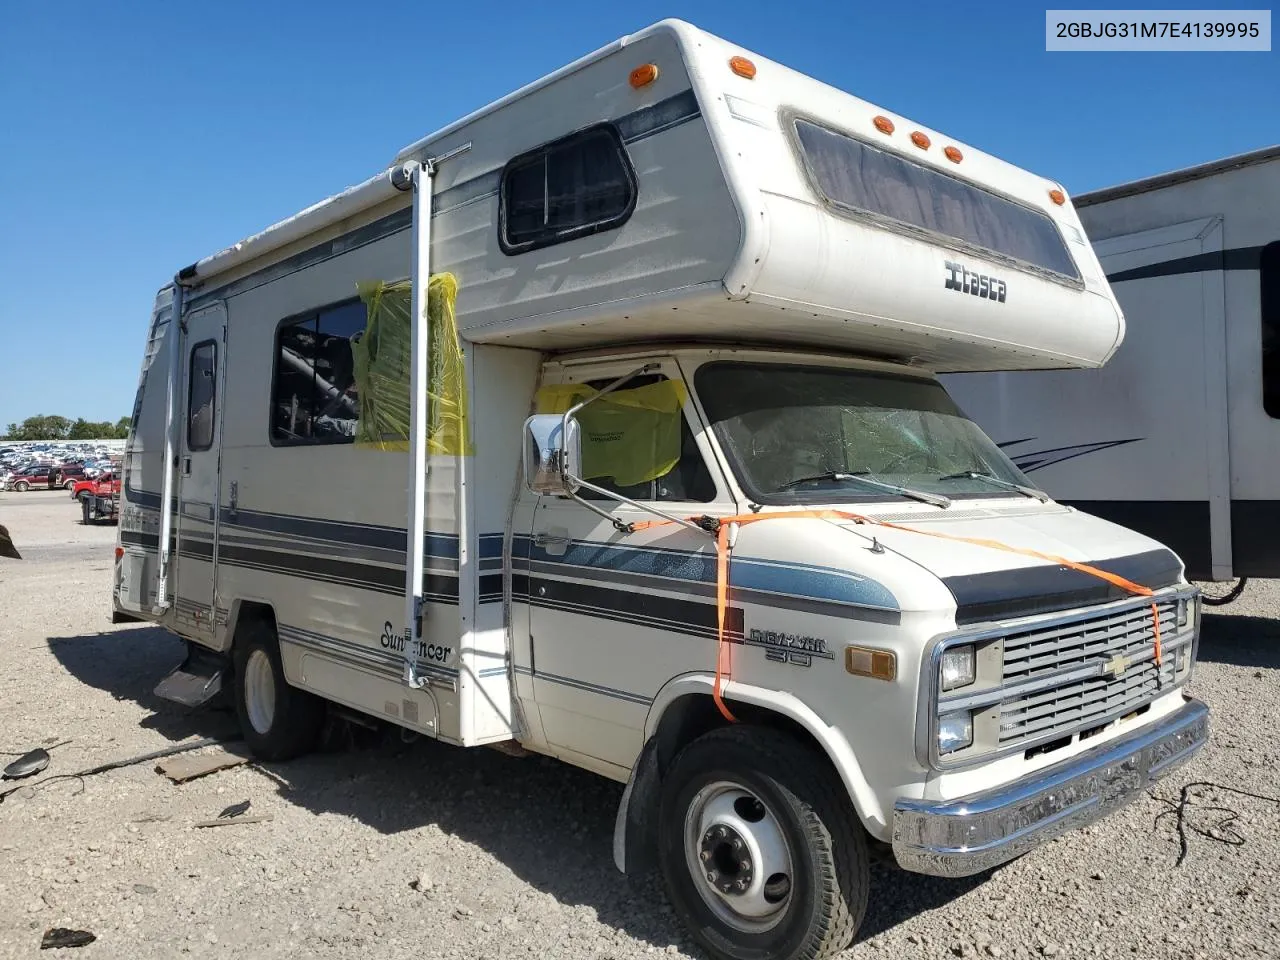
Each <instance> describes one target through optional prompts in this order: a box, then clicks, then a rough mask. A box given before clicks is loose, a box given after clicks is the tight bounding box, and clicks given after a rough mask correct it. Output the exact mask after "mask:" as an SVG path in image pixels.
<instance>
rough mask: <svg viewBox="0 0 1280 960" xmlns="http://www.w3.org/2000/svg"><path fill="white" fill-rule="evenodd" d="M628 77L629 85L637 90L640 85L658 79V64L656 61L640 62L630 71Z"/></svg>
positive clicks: (643, 85) (646, 84)
mask: <svg viewBox="0 0 1280 960" xmlns="http://www.w3.org/2000/svg"><path fill="white" fill-rule="evenodd" d="M629 79H630V82H631V86H633V87H634V88H635V89H637V90H639V89H640V88H641V87H647V86H648V85H649V84H651V83H653V81H655V80H657V79H658V65H657V64H656V63H645V64H641V65H640V66H638V67H636V68H635V69H634V70H632V71H631V76H630V78H629Z"/></svg>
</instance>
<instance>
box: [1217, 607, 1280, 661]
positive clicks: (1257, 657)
mask: <svg viewBox="0 0 1280 960" xmlns="http://www.w3.org/2000/svg"><path fill="white" fill-rule="evenodd" d="M1198 659H1199V660H1202V661H1206V662H1209V663H1225V664H1229V665H1233V666H1237V667H1264V668H1272V669H1275V668H1280V620H1277V619H1272V618H1270V617H1246V616H1236V615H1232V614H1229V613H1209V612H1208V611H1205V612H1204V614H1203V615H1202V617H1201V621H1200V652H1199V656H1198Z"/></svg>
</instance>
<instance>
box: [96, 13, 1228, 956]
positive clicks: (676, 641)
mask: <svg viewBox="0 0 1280 960" xmlns="http://www.w3.org/2000/svg"><path fill="white" fill-rule="evenodd" d="M455 291H456V300H455ZM1122 337H1123V320H1122V317H1121V314H1120V311H1119V310H1118V308H1117V306H1116V303H1115V301H1114V299H1113V297H1112V295H1111V292H1110V289H1109V288H1108V286H1107V282H1106V279H1105V277H1104V276H1103V273H1102V270H1101V268H1100V267H1099V264H1098V262H1097V260H1096V258H1095V257H1094V254H1093V252H1092V250H1091V249H1090V247H1089V245H1088V243H1087V241H1086V240H1085V237H1084V234H1083V232H1082V230H1081V228H1080V224H1079V222H1078V220H1077V217H1076V214H1075V212H1074V210H1073V208H1072V206H1071V204H1070V203H1069V202H1068V201H1067V200H1066V198H1065V197H1064V196H1063V195H1062V193H1061V189H1060V187H1059V186H1058V185H1057V184H1056V183H1053V182H1052V181H1049V180H1046V179H1044V178H1042V177H1039V176H1036V175H1033V174H1031V173H1027V172H1025V171H1023V170H1019V169H1017V168H1015V167H1013V166H1010V165H1009V164H1007V163H1004V162H1002V161H1000V160H998V159H996V158H994V157H991V156H988V155H985V154H983V153H982V152H980V151H978V150H976V149H973V148H972V147H969V146H968V145H966V144H963V143H960V142H959V141H957V140H955V139H954V138H952V137H950V136H948V135H945V134H943V133H940V132H938V131H935V130H929V129H926V128H924V127H922V126H920V125H918V124H915V123H912V122H911V121H909V120H907V119H906V118H903V117H900V116H897V115H895V114H892V113H890V112H888V111H885V110H882V109H880V108H878V107H876V106H873V105H872V104H869V103H866V102H863V101H861V100H858V99H856V98H855V97H852V96H850V95H848V94H846V93H843V92H841V91H839V90H835V89H832V88H831V87H828V86H825V85H823V84H821V83H819V82H817V81H815V80H812V79H810V78H808V77H805V76H803V75H801V74H799V73H796V72H794V71H792V70H789V69H787V68H785V67H783V66H781V65H779V64H776V63H772V62H770V61H769V60H766V59H764V58H763V57H759V56H757V55H755V54H752V53H748V52H746V51H743V50H741V49H740V48H738V47H736V46H734V45H733V44H730V43H727V42H725V41H723V40H720V39H717V38H715V37H713V36H710V35H708V34H706V33H703V32H701V31H699V30H697V29H695V28H693V27H691V26H689V25H687V24H684V23H680V22H675V21H666V22H663V23H660V24H657V25H655V26H653V27H650V28H648V29H646V30H643V31H641V32H639V33H636V34H633V35H631V36H628V37H624V38H622V39H620V40H618V41H617V42H615V43H612V44H610V45H609V46H606V47H604V48H602V49H600V50H598V51H596V52H594V53H592V54H589V55H588V56H586V57H584V58H582V59H581V60H578V61H576V62H575V63H572V64H570V65H569V66H567V67H565V68H564V69H562V70H560V71H558V72H556V73H554V74H552V75H550V76H547V77H545V78H543V79H541V80H539V81H537V82H535V83H533V84H530V85H529V86H527V87H525V88H523V89H521V90H519V91H517V92H515V93H513V94H511V95H510V96H508V97H506V98H504V99H502V100H500V101H498V102H496V103H494V104H492V105H490V106H488V107H486V108H484V109H482V110H480V111H478V112H476V113H474V114H471V115H470V116H467V117H465V118H463V119H461V120H459V121H458V122H456V123H454V124H451V125H449V126H448V127H446V128H445V129H443V130H441V131H439V132H438V133H436V134H433V135H432V136H429V137H427V138H425V139H423V140H421V141H419V142H418V143H415V144H413V145H412V146H410V147H409V148H407V149H406V150H405V151H404V152H402V153H401V154H400V156H398V157H397V158H396V160H395V162H394V163H393V164H392V166H391V167H390V168H389V169H387V170H385V171H383V172H382V173H380V174H378V175H377V176H376V177H373V178H371V179H369V180H367V181H365V182H364V183H362V184H360V185H358V186H356V187H353V188H351V189H349V190H347V191H346V192H344V193H342V194H339V195H337V196H335V197H333V198H330V199H329V200H326V201H324V202H323V203H320V204H318V205H316V206H314V207H311V208H309V209H307V210H305V211H303V212H301V213H299V214H298V215H297V216H295V217H292V218H290V219H289V220H286V221H284V222H282V223H280V224H277V225H275V226H273V227H271V228H269V229H267V230H266V231H264V232H263V233H260V234H258V235H256V236H253V237H250V238H248V239H247V240H245V241H243V242H242V243H239V244H236V245H235V246H233V247H230V248H228V249H226V250H224V251H222V252H220V253H218V254H215V255H213V256H211V257H208V258H206V259H204V260H200V261H198V262H196V263H194V264H192V265H191V266H189V267H187V268H185V269H183V270H181V271H179V273H178V274H177V276H176V278H175V281H174V283H173V284H171V285H170V286H167V287H165V288H164V289H163V290H162V291H161V293H160V295H159V297H158V298H157V300H156V308H155V311H154V316H153V318H152V321H151V326H150V331H149V337H148V340H147V347H146V353H145V359H144V362H143V369H142V375H141V380H140V383H139V391H138V396H137V401H136V404H135V416H134V418H133V423H134V431H133V435H132V436H131V437H130V440H129V446H128V454H127V465H126V469H125V487H124V491H125V492H124V501H123V504H122V518H121V525H120V531H121V532H120V540H119V546H118V549H117V563H116V575H115V587H114V597H113V602H114V608H115V611H116V615H117V617H118V618H120V619H123V618H141V619H147V620H153V621H156V622H158V623H161V624H164V625H165V626H167V627H169V628H170V629H172V630H174V631H175V632H177V633H178V634H180V635H181V636H183V637H185V638H187V640H188V641H189V642H190V651H191V652H190V656H189V658H188V661H187V663H185V664H184V665H183V667H181V668H179V670H178V671H176V672H175V673H174V674H173V675H172V676H170V677H169V678H166V679H165V680H164V681H163V682H162V684H161V687H160V688H159V689H160V692H162V693H164V694H165V695H168V696H171V697H174V698H177V699H180V700H183V701H184V702H188V703H195V702H199V701H201V700H203V699H205V698H206V697H208V696H209V695H210V694H211V693H212V692H213V691H214V690H216V689H217V688H218V687H219V686H220V685H221V684H223V682H224V681H225V683H226V685H227V687H228V688H229V690H230V692H231V694H232V696H233V697H234V701H235V703H236V708H237V710H238V712H239V714H240V718H241V725H242V727H243V729H244V734H245V737H246V739H247V741H248V743H249V744H250V746H251V747H252V748H253V749H254V750H255V751H257V752H258V754H259V755H260V756H263V757H266V758H282V757H286V756H289V755H291V754H294V753H297V752H299V751H301V750H303V749H305V748H306V747H307V746H308V744H309V743H310V742H311V741H312V739H313V738H314V736H315V733H316V728H317V725H318V723H319V721H320V716H321V713H322V706H321V704H322V703H323V701H332V702H334V703H337V704H342V705H344V706H345V707H346V708H348V709H354V710H357V711H362V712H364V713H367V714H369V715H372V716H374V717H378V718H381V719H383V720H385V721H387V722H389V723H392V724H399V725H402V726H403V727H406V728H408V729H410V730H413V731H417V732H418V733H421V734H426V735H429V736H433V737H437V738H439V739H441V740H444V741H447V742H449V743H453V744H457V745H460V746H476V745H483V744H495V745H506V744H511V743H512V742H514V743H515V744H516V745H518V746H521V747H523V748H525V749H527V750H529V751H535V752H538V753H542V754H548V755H551V756H555V757H559V758H562V759H563V760H565V761H567V762H569V763H572V764H576V765H578V766H580V767H584V768H586V769H589V770H593V771H595V772H597V773H599V774H601V775H603V776H606V777H610V778H613V779H615V780H617V781H619V782H625V783H626V784H627V788H626V790H625V792H624V795H623V799H622V803H621V805H620V808H619V810H618V816H617V829H616V833H615V842H614V856H615V860H616V862H617V865H618V866H619V868H620V869H623V870H626V871H629V872H630V871H636V870H644V869H649V868H651V867H653V866H660V868H661V870H662V872H663V874H664V876H665V878H666V881H667V884H668V887H669V889H670V893H671V897H672V900H673V902H674V904H675V905H676V907H677V909H678V911H679V913H680V915H681V916H682V917H683V919H684V920H685V921H686V923H687V924H688V926H689V927H690V929H691V931H692V932H693V934H694V935H695V936H696V937H697V938H698V940H699V941H700V942H701V943H702V944H703V945H704V946H705V947H706V948H707V949H708V950H709V951H710V952H711V953H712V954H713V955H715V956H720V957H747V956H752V957H759V956H772V957H817V956H824V955H827V954H830V953H831V952H834V951H836V950H839V949H840V948H842V947H843V946H844V945H845V944H847V943H848V942H849V940H850V939H851V938H852V936H853V934H854V931H855V930H856V928H857V925H858V923H859V921H860V919H861V917H862V914H863V910H864V907H865V904H866V898H867V887H868V877H869V873H868V852H867V844H868V838H870V839H872V840H874V841H877V842H881V843H884V844H888V845H891V847H892V850H893V853H894V855H895V856H896V858H897V860H898V862H899V863H900V864H901V865H902V866H903V867H905V868H907V869H909V870H915V871H920V872H924V873H931V874H940V875H951V876H955V875H964V874H971V873H975V872H978V871H981V870H984V869H987V868H989V867H991V866H994V865H996V864H999V863H1002V862H1004V861H1006V860H1008V859H1010V858H1012V857H1015V856H1017V855H1019V854H1021V853H1023V852H1025V851H1026V850H1028V849H1030V848H1031V847H1033V846H1034V845H1036V844H1038V843H1040V842H1042V841H1044V840H1045V839H1047V838H1049V837H1052V836H1054V835H1057V834H1058V833H1060V832H1061V831H1063V830H1066V829H1069V828H1071V827H1073V826H1076V825H1078V824H1081V823H1084V822H1087V821H1089V820H1091V819H1093V818H1095V817H1097V816H1100V815H1102V814H1104V813H1105V812H1107V811H1109V810H1111V809H1113V808H1114V807H1115V806H1117V805H1118V804H1120V803H1122V802H1124V801H1125V800H1127V799H1128V798H1129V797H1131V796H1134V795H1136V794H1137V793H1138V792H1140V791H1141V790H1142V789H1143V788H1144V787H1145V785H1146V783H1147V782H1148V780H1149V779H1151V778H1154V777H1156V776H1159V775H1161V774H1163V773H1165V772H1166V771H1168V770H1169V769H1172V768H1173V767H1174V766H1175V765H1176V764H1177V763H1179V762H1180V761H1182V760H1184V759H1186V758H1187V757H1189V756H1190V755H1191V754H1193V753H1194V751H1195V750H1196V749H1197V748H1198V747H1199V746H1200V745H1201V744H1202V743H1203V742H1204V740H1205V738H1206V736H1207V729H1208V720H1207V711H1206V709H1205V708H1204V706H1203V705H1202V704H1200V703H1198V702H1196V701H1194V700H1191V699H1189V698H1188V697H1186V696H1185V695H1184V692H1183V687H1184V684H1185V682H1186V680H1187V678H1188V677H1189V676H1190V674H1191V670H1192V664H1193V661H1194V656H1195V644H1196V638H1197V635H1198V602H1197V595H1196V591H1195V589H1194V588H1193V587H1191V586H1190V585H1188V583H1187V582H1186V580H1185V579H1184V578H1183V576H1182V568H1181V565H1180V563H1179V562H1178V560H1177V558H1176V557H1175V556H1174V555H1173V554H1172V553H1171V552H1170V551H1168V550H1167V549H1165V548H1164V547H1162V546H1161V545H1160V544H1158V543H1156V542H1154V541H1153V540H1151V539H1149V538H1147V537H1144V536H1141V535H1139V534H1135V533H1132V532H1130V531H1128V530H1126V529H1123V528H1121V527H1118V526H1116V525H1114V524H1111V523H1108V522H1106V521H1103V520H1099V519H1095V518H1093V517H1090V516H1087V515H1085V514H1082V513H1078V512H1076V511H1074V510H1072V509H1070V508H1068V507H1064V506H1060V505H1058V504H1056V503H1054V502H1052V501H1051V500H1049V499H1048V497H1046V496H1045V495H1043V494H1041V493H1039V492H1038V491H1036V490H1034V489H1032V488H1031V487H1030V486H1029V484H1028V482H1027V480H1026V478H1025V477H1024V476H1023V475H1022V473H1020V472H1019V471H1018V470H1017V469H1016V467H1014V466H1013V465H1012V464H1011V463H1010V462H1009V460H1008V458H1007V457H1005V456H1004V455H1003V454H1002V453H1001V452H1000V451H999V449H998V448H997V447H996V445H995V444H994V443H992V442H991V441H990V440H989V439H987V437H986V436H985V435H984V434H983V433H982V432H981V431H980V430H979V429H978V428H977V427H976V426H975V425H974V424H973V423H972V422H971V421H970V420H968V419H966V418H965V417H964V416H963V415H962V414H961V413H960V412H959V410H958V409H957V408H956V407H955V405H954V404H953V403H952V401H951V400H950V398H949V397H948V395H947V393H946V392H945V390H944V389H943V388H942V387H941V386H940V384H939V382H938V380H937V379H936V376H935V374H936V373H937V372H940V371H961V370H988V369H1025V370H1030V369H1037V368H1044V367H1063V366H1075V367H1093V366H1097V365H1099V364H1101V363H1103V362H1105V361H1106V360H1107V358H1108V357H1109V356H1110V355H1111V354H1112V352H1113V351H1114V350H1115V349H1116V347H1117V346H1118V345H1119V344H1120V341H1121V339H1122Z"/></svg>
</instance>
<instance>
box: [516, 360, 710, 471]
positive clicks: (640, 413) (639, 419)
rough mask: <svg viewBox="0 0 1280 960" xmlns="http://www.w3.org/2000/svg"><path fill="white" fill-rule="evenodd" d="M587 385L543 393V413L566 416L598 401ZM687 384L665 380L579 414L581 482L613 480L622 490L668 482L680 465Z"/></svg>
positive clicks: (600, 402)
mask: <svg viewBox="0 0 1280 960" xmlns="http://www.w3.org/2000/svg"><path fill="white" fill-rule="evenodd" d="M595 393H596V391H595V389H593V388H592V387H589V386H587V385H586V384H580V383H574V384H558V385H555V386H547V387H543V388H542V389H540V390H539V391H538V396H537V409H538V412H539V413H564V412H565V411H566V410H568V409H569V408H570V407H572V406H573V405H574V404H576V403H581V402H582V401H583V400H585V399H587V398H588V397H591V396H594V395H595ZM685 395H686V394H685V388H684V384H682V383H678V382H676V381H674V380H661V381H659V382H658V383H651V384H647V385H646V386H643V387H635V388H633V389H626V388H625V387H624V388H622V389H620V390H615V391H613V392H612V393H610V394H606V395H605V396H603V397H601V398H600V399H599V400H596V401H594V402H593V403H591V404H588V405H587V406H586V407H584V408H583V409H582V410H580V411H579V412H578V414H577V419H578V426H579V427H580V428H581V435H582V479H584V480H597V479H601V478H609V479H612V480H613V482H614V483H615V484H617V485H618V486H620V487H630V486H633V485H635V484H637V483H648V482H649V481H650V480H656V479H658V478H659V477H662V476H666V475H667V474H668V473H670V472H671V470H672V469H673V468H674V467H675V465H676V464H677V463H678V462H679V460H680V417H681V415H682V414H681V410H682V408H683V406H684V401H685Z"/></svg>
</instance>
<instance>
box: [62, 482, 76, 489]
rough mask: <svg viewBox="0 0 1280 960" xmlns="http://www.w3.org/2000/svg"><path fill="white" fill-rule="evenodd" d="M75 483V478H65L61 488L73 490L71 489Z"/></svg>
mask: <svg viewBox="0 0 1280 960" xmlns="http://www.w3.org/2000/svg"><path fill="white" fill-rule="evenodd" d="M75 485H76V482H75V480H67V481H65V482H64V483H63V484H62V489H63V490H73V489H75Z"/></svg>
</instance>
